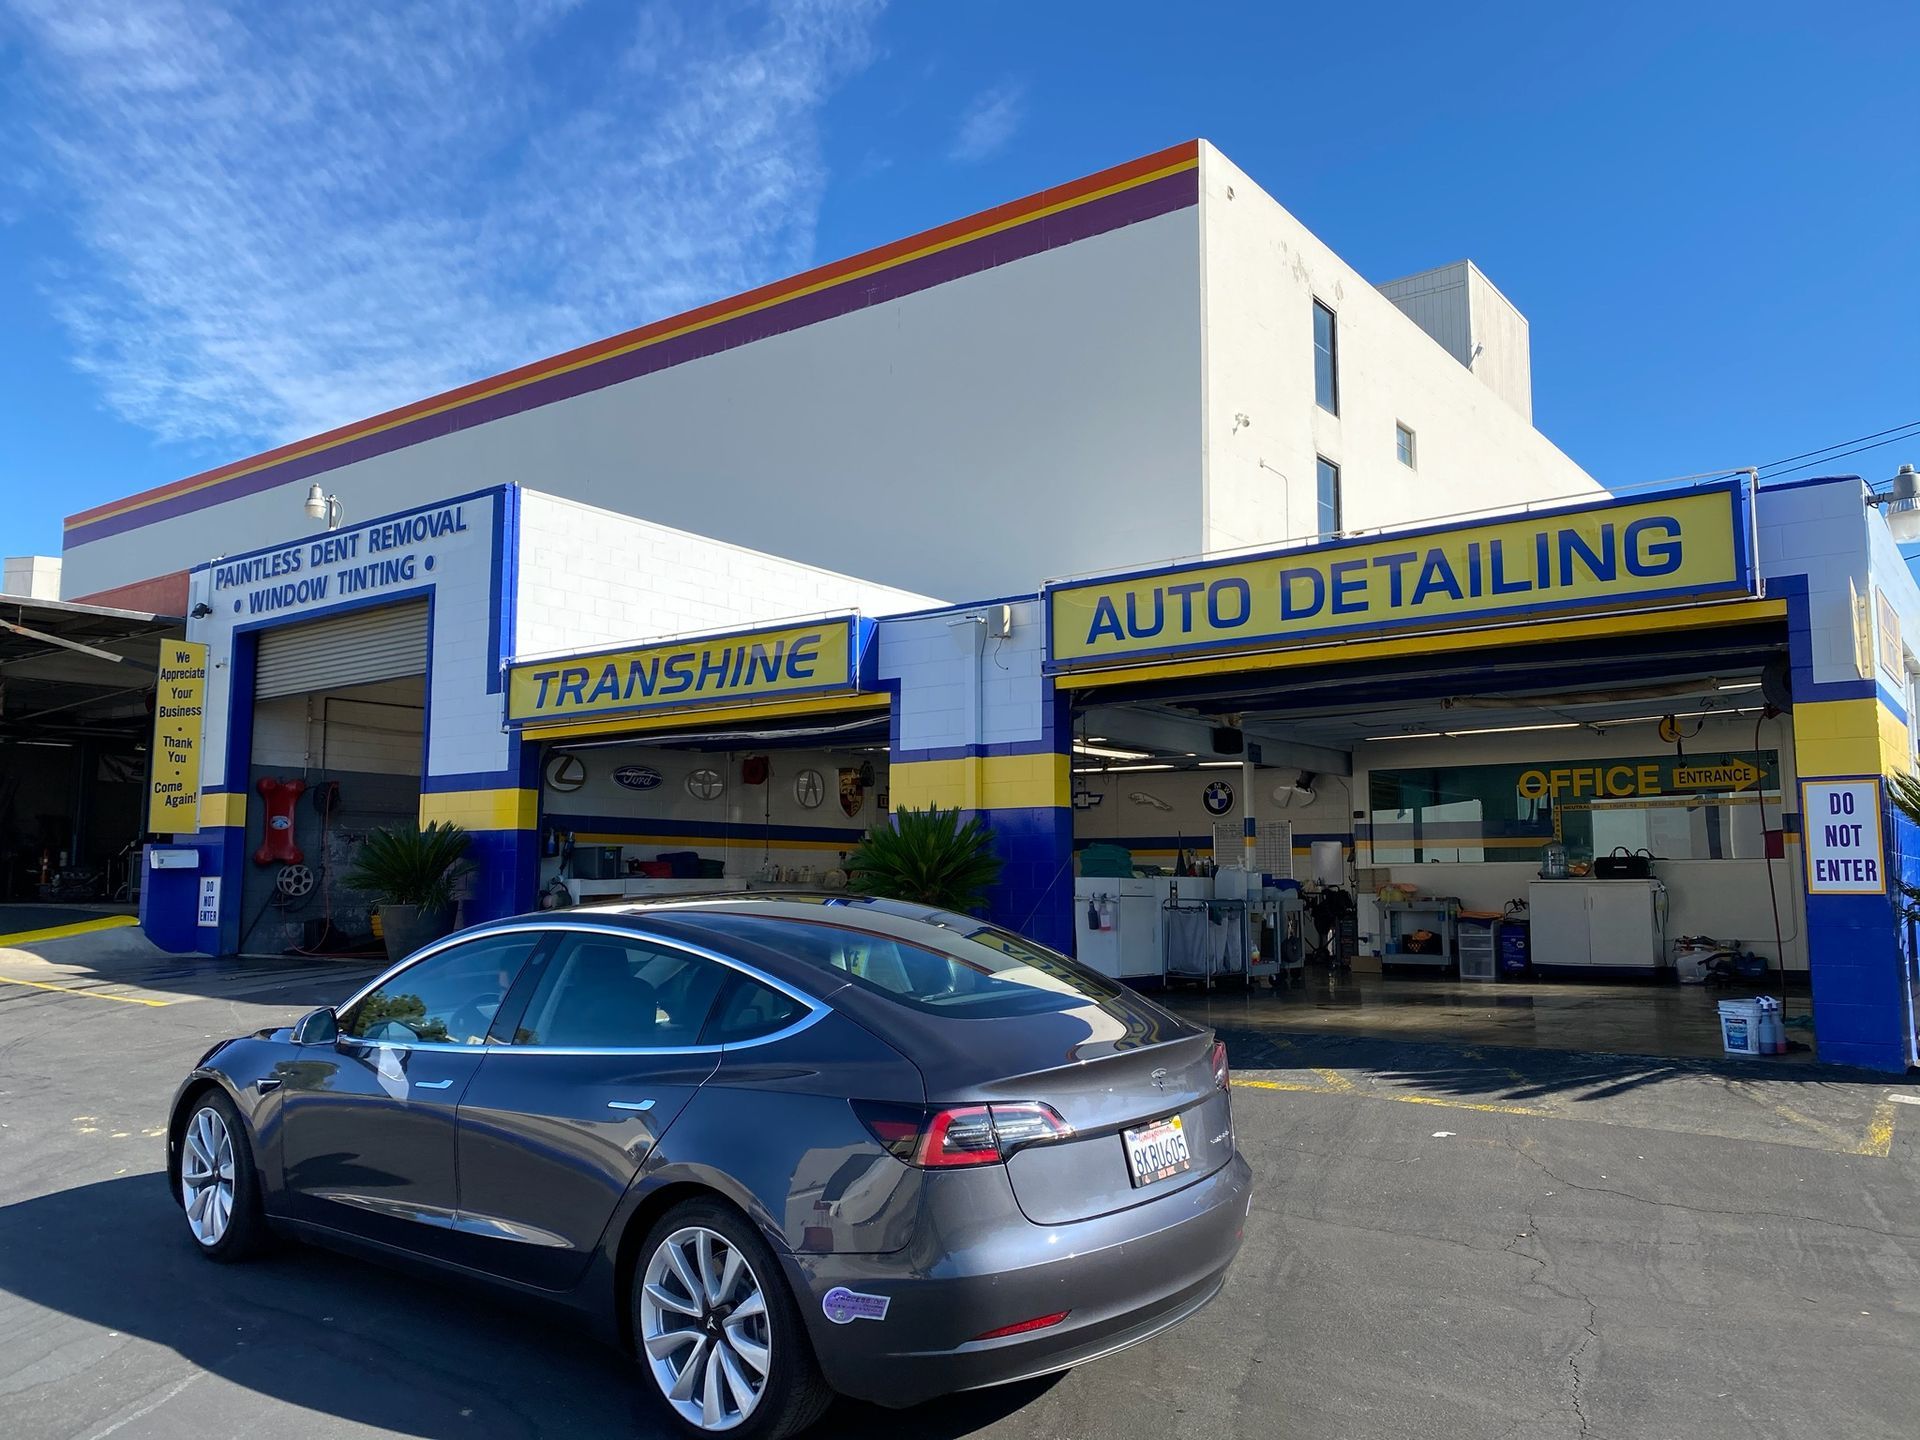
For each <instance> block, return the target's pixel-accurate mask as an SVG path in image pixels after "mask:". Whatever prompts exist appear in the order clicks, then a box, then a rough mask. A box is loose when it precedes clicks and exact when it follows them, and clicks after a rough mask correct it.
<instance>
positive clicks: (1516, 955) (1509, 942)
mask: <svg viewBox="0 0 1920 1440" xmlns="http://www.w3.org/2000/svg"><path fill="white" fill-rule="evenodd" d="M1496 944H1497V946H1498V948H1499V951H1500V978H1501V979H1502V980H1525V979H1526V978H1527V977H1528V976H1530V975H1531V974H1533V944H1532V938H1531V934H1530V927H1529V926H1528V924H1527V922H1526V921H1524V920H1513V919H1507V920H1502V921H1501V922H1500V933H1499V938H1498V940H1497V941H1496Z"/></svg>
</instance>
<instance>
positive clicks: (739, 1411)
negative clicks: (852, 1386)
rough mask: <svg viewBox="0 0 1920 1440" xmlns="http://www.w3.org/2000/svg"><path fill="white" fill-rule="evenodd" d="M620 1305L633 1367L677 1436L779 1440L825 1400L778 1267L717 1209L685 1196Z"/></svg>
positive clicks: (652, 1238) (654, 1238) (741, 1221)
mask: <svg viewBox="0 0 1920 1440" xmlns="http://www.w3.org/2000/svg"><path fill="white" fill-rule="evenodd" d="M632 1305H633V1335H634V1343H635V1346H636V1348H637V1350H638V1352H639V1356H638V1358H639V1360H640V1364H641V1366H642V1368H644V1369H645V1370H646V1372H647V1374H648V1376H649V1377H650V1379H651V1383H652V1385H653V1387H654V1389H655V1390H656V1391H657V1392H658V1393H659V1396H660V1398H661V1400H662V1401H663V1402H664V1403H665V1405H666V1408H667V1411H668V1413H669V1414H671V1415H672V1417H673V1419H674V1421H675V1422H676V1423H677V1425H678V1426H679V1428H680V1429H681V1431H682V1432H683V1433H686V1434H689V1435H729V1436H736V1437H739V1440H781V1437H783V1436H788V1435H793V1434H796V1433H798V1432H799V1431H801V1430H804V1429H806V1427H807V1426H809V1425H811V1424H812V1423H813V1422H814V1421H815V1420H817V1419H818V1418H819V1417H820V1414H821V1412H822V1411H824V1410H825V1409H826V1407H827V1404H828V1402H829V1401H830V1400H831V1399H832V1392H831V1391H830V1390H828V1389H827V1386H826V1383H825V1381H823V1380H822V1379H821V1378H820V1371H819V1367H818V1366H817V1365H816V1364H815V1363H814V1359H813V1351H812V1348H811V1347H810V1346H809V1345H808V1343H807V1337H806V1332H805V1329H804V1327H803V1325H802V1323H801V1320H800V1312H799V1311H798V1309H797V1308H796V1307H795V1305H794V1302H793V1296H792V1294H791V1293H790V1292H789V1290H788V1289H787V1283H786V1278H785V1276H784V1275H783V1274H782V1273H781V1270H780V1267H779V1263H778V1261H776V1260H775V1259H774V1256H773V1252H772V1250H771V1249H770V1248H768V1246H767V1243H766V1242H765V1241H764V1240H763V1239H761V1237H760V1236H759V1234H758V1233H757V1232H756V1231H755V1229H754V1227H753V1225H752V1224H751V1223H750V1222H749V1221H748V1220H747V1219H746V1217H745V1216H743V1215H741V1214H740V1213H739V1212H738V1211H735V1210H733V1209H731V1208H730V1207H728V1206H725V1205H721V1204H717V1203H714V1202H710V1201H704V1200H690V1201H685V1202H682V1203H681V1204H679V1205H676V1206H674V1207H673V1209H671V1210H669V1211H668V1212H667V1213H666V1214H665V1215H663V1216H661V1218H660V1219H659V1220H658V1221H657V1222H656V1223H655V1224H654V1226H653V1228H652V1230H650V1231H649V1232H648V1234H647V1238H646V1240H645V1241H644V1242H643V1244H642V1248H641V1256H640V1262H639V1265H638V1266H637V1268H636V1272H635V1275H634V1284H633V1296H632Z"/></svg>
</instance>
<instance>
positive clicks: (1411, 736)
mask: <svg viewBox="0 0 1920 1440" xmlns="http://www.w3.org/2000/svg"><path fill="white" fill-rule="evenodd" d="M1446 738H1447V732H1446V731H1444V730H1409V731H1408V732H1407V733H1406V734H1404V735H1369V736H1367V737H1366V740H1367V743H1368V744H1369V745H1371V744H1373V743H1374V742H1375V741H1377V740H1444V739H1446Z"/></svg>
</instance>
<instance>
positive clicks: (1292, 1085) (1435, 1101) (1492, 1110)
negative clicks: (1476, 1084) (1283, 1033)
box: [1233, 1070, 1562, 1120]
mask: <svg viewBox="0 0 1920 1440" xmlns="http://www.w3.org/2000/svg"><path fill="white" fill-rule="evenodd" d="M1313 1073H1314V1074H1316V1075H1326V1076H1331V1077H1332V1078H1333V1079H1335V1080H1338V1081H1339V1082H1340V1083H1339V1084H1337V1085H1305V1084H1301V1083H1299V1082H1297V1081H1290V1080H1248V1079H1246V1078H1245V1077H1243V1076H1240V1075H1236V1076H1234V1077H1233V1088H1234V1089H1236V1090H1241V1089H1246V1090H1285V1091H1290V1092H1293V1093H1296V1094H1302V1095H1351V1094H1355V1093H1357V1092H1355V1090H1354V1088H1353V1082H1352V1081H1350V1080H1348V1079H1347V1078H1346V1077H1345V1076H1344V1075H1338V1074H1335V1072H1333V1071H1331V1070H1315V1071H1314V1072H1313ZM1364 1098H1366V1099H1368V1100H1397V1101H1399V1102H1400V1103H1401V1104H1403V1105H1437V1106H1439V1107H1440V1108H1441V1109H1443V1110H1478V1111H1480V1112H1482V1113H1483V1114H1487V1115H1526V1116H1531V1117H1532V1118H1534V1119H1537V1120H1558V1119H1560V1118H1562V1117H1560V1116H1558V1115H1555V1114H1554V1113H1553V1112H1552V1111H1551V1110H1534V1109H1530V1108H1529V1107H1527V1106H1525V1105H1495V1104H1492V1103H1490V1102H1488V1101H1483V1100H1444V1099H1441V1098H1440V1097H1439V1096H1437V1095H1396V1094H1393V1093H1391V1092H1382V1091H1379V1090H1371V1091H1367V1092H1365V1095H1364Z"/></svg>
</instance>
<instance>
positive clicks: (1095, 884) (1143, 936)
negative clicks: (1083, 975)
mask: <svg viewBox="0 0 1920 1440" xmlns="http://www.w3.org/2000/svg"><path fill="white" fill-rule="evenodd" d="M1171 883H1172V882H1171V881H1169V880H1168V879H1166V878H1164V877H1161V878H1157V879H1150V880H1140V879H1130V880H1119V879H1104V878H1102V877H1099V876H1082V877H1081V878H1080V879H1078V880H1076V881H1075V882H1074V886H1073V934H1074V955H1075V958H1077V959H1078V960H1079V961H1080V963H1081V964H1082V965H1086V966H1088V967H1090V968H1092V969H1094V970H1098V971H1099V972H1100V973H1101V974H1102V975H1105V976H1108V977H1109V978H1111V979H1114V980H1159V979H1161V978H1162V977H1163V976H1164V974H1165V973H1166V962H1165V958H1164V949H1165V941H1164V936H1163V930H1162V926H1161V918H1162V917H1161V905H1162V903H1163V902H1164V901H1165V900H1166V898H1167V891H1168V887H1169V885H1170V884H1171ZM1180 883H1181V884H1182V885H1185V886H1187V887H1189V888H1191V887H1192V886H1193V885H1194V883H1195V882H1194V881H1191V880H1183V881H1181V882H1180ZM1089 920H1098V921H1099V922H1100V923H1101V924H1102V925H1105V926H1108V927H1110V928H1104V929H1102V928H1096V927H1095V926H1094V925H1090V924H1089V923H1088V921H1089Z"/></svg>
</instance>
